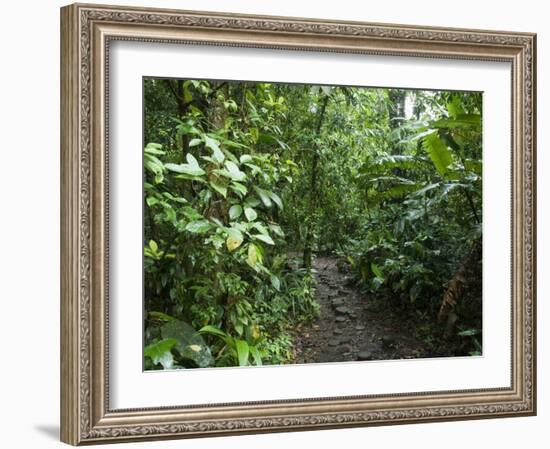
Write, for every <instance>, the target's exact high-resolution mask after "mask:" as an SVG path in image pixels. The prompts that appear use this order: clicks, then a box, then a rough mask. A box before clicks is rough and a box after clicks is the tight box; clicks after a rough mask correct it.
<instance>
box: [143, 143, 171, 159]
mask: <svg viewBox="0 0 550 449" xmlns="http://www.w3.org/2000/svg"><path fill="white" fill-rule="evenodd" d="M161 148H162V145H161V144H160V143H148V144H147V146H146V147H145V150H144V151H145V152H146V153H147V154H155V155H157V156H161V155H163V154H166V152H165V151H162V150H161Z"/></svg>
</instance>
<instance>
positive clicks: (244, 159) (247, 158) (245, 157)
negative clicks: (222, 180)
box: [239, 154, 252, 164]
mask: <svg viewBox="0 0 550 449" xmlns="http://www.w3.org/2000/svg"><path fill="white" fill-rule="evenodd" d="M239 161H240V162H241V164H244V163H245V162H251V161H252V156H250V154H243V155H242V156H241V157H240V158H239Z"/></svg>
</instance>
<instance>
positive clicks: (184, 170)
mask: <svg viewBox="0 0 550 449" xmlns="http://www.w3.org/2000/svg"><path fill="white" fill-rule="evenodd" d="M164 166H165V167H166V169H168V170H170V171H173V172H176V173H181V174H185V175H191V176H202V175H204V173H205V172H204V170H203V169H202V168H200V167H199V166H198V165H197V166H193V165H191V164H172V163H168V164H165V165H164Z"/></svg>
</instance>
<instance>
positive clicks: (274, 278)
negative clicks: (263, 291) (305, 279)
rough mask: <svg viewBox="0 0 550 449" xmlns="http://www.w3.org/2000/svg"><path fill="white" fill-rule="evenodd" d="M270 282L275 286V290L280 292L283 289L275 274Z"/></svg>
mask: <svg viewBox="0 0 550 449" xmlns="http://www.w3.org/2000/svg"><path fill="white" fill-rule="evenodd" d="M270 280H271V285H273V287H274V288H275V290H277V291H279V290H280V289H281V281H280V280H279V278H278V277H277V276H275V275H274V274H272V275H271V277H270Z"/></svg>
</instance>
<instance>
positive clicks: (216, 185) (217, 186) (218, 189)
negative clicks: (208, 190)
mask: <svg viewBox="0 0 550 449" xmlns="http://www.w3.org/2000/svg"><path fill="white" fill-rule="evenodd" d="M210 187H212V188H213V189H214V190H215V191H216V192H218V193H219V194H220V195H221V196H223V197H224V198H227V187H226V186H225V185H223V184H220V183H219V182H217V181H210Z"/></svg>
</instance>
